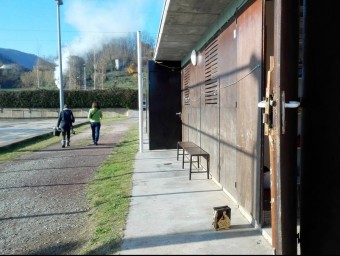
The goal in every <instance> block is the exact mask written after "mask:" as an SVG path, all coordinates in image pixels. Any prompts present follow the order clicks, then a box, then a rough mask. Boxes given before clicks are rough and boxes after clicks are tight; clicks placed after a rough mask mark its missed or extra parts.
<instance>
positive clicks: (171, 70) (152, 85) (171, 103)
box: [148, 61, 182, 150]
mask: <svg viewBox="0 0 340 256" xmlns="http://www.w3.org/2000/svg"><path fill="white" fill-rule="evenodd" d="M148 64H149V65H148V66H149V143H150V150H155V149H175V148H176V147H177V142H178V141H181V140H182V122H181V118H180V115H179V114H178V113H180V112H181V62H178V61H167V62H165V61H163V62H161V63H156V62H154V61H149V63H148Z"/></svg>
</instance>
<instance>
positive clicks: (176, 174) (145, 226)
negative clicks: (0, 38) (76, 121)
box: [119, 135, 273, 255]
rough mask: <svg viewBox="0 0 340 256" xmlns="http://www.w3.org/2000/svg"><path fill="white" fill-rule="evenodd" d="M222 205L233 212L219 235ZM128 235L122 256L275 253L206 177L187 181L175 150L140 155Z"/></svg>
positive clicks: (135, 170) (127, 227)
mask: <svg viewBox="0 0 340 256" xmlns="http://www.w3.org/2000/svg"><path fill="white" fill-rule="evenodd" d="M144 136H146V135H144ZM146 145H147V144H145V141H144V148H145V147H146ZM223 205H228V206H229V207H230V208H231V227H230V229H228V230H220V231H215V229H214V228H213V226H212V221H213V207H215V206H223ZM124 234H125V236H124V240H123V245H122V248H121V251H120V253H119V254H121V255H127V254H130V255H131V254H134V255H141V254H145V255H151V254H153V255H155V254H160V255H166V254H172V255H175V254H206V255H215V254H229V255H231V254H234V255H237V254H238V255H239V254H248V255H249V254H252V255H260V254H262V255H263V254H267V255H271V254H273V250H272V248H271V245H270V244H269V243H268V241H267V240H266V239H265V238H264V237H263V236H262V235H261V232H260V231H259V230H258V229H255V228H254V227H253V226H252V225H251V224H250V223H249V222H248V221H247V220H246V219H245V217H244V216H243V215H242V214H241V212H240V211H239V209H238V206H237V205H236V204H235V203H234V202H233V201H232V200H231V199H230V198H228V196H227V195H226V194H225V193H224V192H223V191H222V190H221V188H220V187H219V186H218V185H217V184H216V183H215V182H214V181H213V180H211V179H209V180H208V179H207V178H206V173H202V174H201V173H198V174H197V173H196V174H192V179H191V180H189V172H188V167H187V166H185V169H182V166H181V161H177V157H176V150H175V149H174V150H152V151H150V150H148V149H144V150H143V152H139V153H138V154H137V156H136V162H135V167H134V174H133V190H132V198H131V203H130V210H129V215H128V219H127V225H126V230H125V233H124Z"/></svg>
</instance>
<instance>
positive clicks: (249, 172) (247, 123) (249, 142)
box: [237, 1, 263, 215]
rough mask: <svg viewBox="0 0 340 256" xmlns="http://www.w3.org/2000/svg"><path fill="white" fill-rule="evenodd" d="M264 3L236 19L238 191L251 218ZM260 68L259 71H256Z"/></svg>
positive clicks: (257, 173)
mask: <svg viewBox="0 0 340 256" xmlns="http://www.w3.org/2000/svg"><path fill="white" fill-rule="evenodd" d="M262 9H263V8H262V1H255V2H254V3H253V4H252V5H251V6H249V7H248V8H247V9H246V10H244V12H242V13H240V15H239V16H238V19H237V68H238V69H239V72H238V73H237V79H238V80H239V82H238V84H237V127H238V129H237V130H238V134H237V146H238V150H239V151H238V159H237V166H238V172H237V190H238V192H239V195H240V204H241V205H242V206H243V207H244V208H245V209H246V210H247V211H248V212H249V213H250V214H251V215H254V214H255V213H256V212H257V211H256V210H257V209H255V208H256V206H257V204H256V192H255V191H257V186H258V184H257V183H256V182H257V181H258V180H259V177H260V159H261V152H260V146H261V144H260V138H261V136H260V135H261V126H260V123H261V119H260V111H259V109H258V107H257V103H258V102H259V101H261V98H260V96H261V86H262V76H261V74H262V73H261V68H259V67H260V65H261V64H262V26H263V19H262ZM257 67H258V68H257Z"/></svg>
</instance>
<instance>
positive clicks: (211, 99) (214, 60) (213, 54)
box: [204, 39, 219, 105]
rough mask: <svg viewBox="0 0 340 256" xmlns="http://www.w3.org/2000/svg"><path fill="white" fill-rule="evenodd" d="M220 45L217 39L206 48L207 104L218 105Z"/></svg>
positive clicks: (205, 90)
mask: <svg viewBox="0 0 340 256" xmlns="http://www.w3.org/2000/svg"><path fill="white" fill-rule="evenodd" d="M217 50H218V43H217V39H215V40H214V41H213V42H211V43H210V45H209V46H208V47H207V48H206V50H205V52H204V55H205V87H204V92H205V104H206V105H208V104H217V103H218V97H217V96H218V95H217V92H218V83H219V79H218V52H217Z"/></svg>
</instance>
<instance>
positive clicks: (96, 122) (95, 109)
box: [87, 101, 103, 145]
mask: <svg viewBox="0 0 340 256" xmlns="http://www.w3.org/2000/svg"><path fill="white" fill-rule="evenodd" d="M87 117H88V118H89V119H90V126H91V130H92V140H93V144H94V145H98V140H99V133H100V126H101V123H100V121H101V119H102V118H103V112H102V110H101V109H100V104H99V102H97V101H94V102H93V103H92V107H91V109H90V110H89V113H88V116H87Z"/></svg>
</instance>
